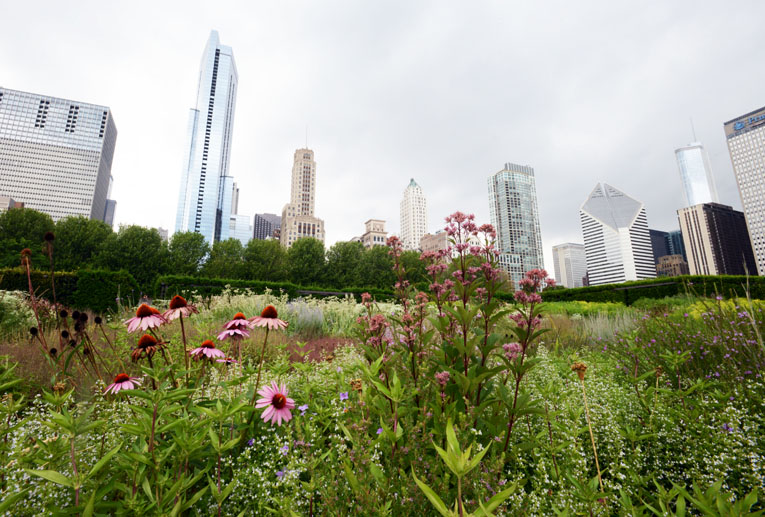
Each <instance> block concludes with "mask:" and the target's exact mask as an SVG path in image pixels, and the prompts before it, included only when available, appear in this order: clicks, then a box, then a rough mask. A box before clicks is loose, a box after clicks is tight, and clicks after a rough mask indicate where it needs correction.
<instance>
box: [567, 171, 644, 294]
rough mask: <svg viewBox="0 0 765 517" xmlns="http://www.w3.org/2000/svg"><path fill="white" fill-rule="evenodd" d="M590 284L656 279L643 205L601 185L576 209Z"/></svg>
mask: <svg viewBox="0 0 765 517" xmlns="http://www.w3.org/2000/svg"><path fill="white" fill-rule="evenodd" d="M579 217H580V219H581V222H582V234H583V235H584V248H585V252H586V254H587V272H588V273H589V276H590V285H601V284H616V283H620V282H626V281H628V280H642V279H644V278H656V268H655V265H654V260H653V250H652V248H651V238H650V236H649V233H648V220H647V218H646V215H645V207H644V206H643V203H641V202H640V201H637V200H635V199H633V198H631V197H630V196H628V195H627V194H625V193H624V192H622V191H620V190H617V189H615V188H614V187H612V186H611V185H608V184H606V183H604V184H603V185H600V184H598V185H596V186H595V189H594V190H593V191H592V193H591V194H590V196H589V197H588V198H587V201H585V202H584V204H583V205H582V207H581V208H580V209H579Z"/></svg>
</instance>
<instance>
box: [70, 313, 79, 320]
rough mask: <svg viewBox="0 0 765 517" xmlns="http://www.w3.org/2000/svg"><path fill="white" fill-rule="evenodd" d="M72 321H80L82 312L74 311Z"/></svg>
mask: <svg viewBox="0 0 765 517" xmlns="http://www.w3.org/2000/svg"><path fill="white" fill-rule="evenodd" d="M72 319H73V320H78V319H80V311H74V312H72Z"/></svg>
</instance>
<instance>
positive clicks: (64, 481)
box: [24, 469, 74, 488]
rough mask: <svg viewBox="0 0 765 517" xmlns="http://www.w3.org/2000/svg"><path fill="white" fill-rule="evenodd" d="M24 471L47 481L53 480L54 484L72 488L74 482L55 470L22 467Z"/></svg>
mask: <svg viewBox="0 0 765 517" xmlns="http://www.w3.org/2000/svg"><path fill="white" fill-rule="evenodd" d="M24 472H26V473H27V474H30V475H33V476H39V477H41V478H44V479H47V480H48V481H53V482H54V483H56V484H59V485H63V486H68V487H69V488H74V483H73V482H72V480H70V479H69V478H68V477H66V476H65V475H63V474H61V473H59V472H56V471H55V470H29V469H24Z"/></svg>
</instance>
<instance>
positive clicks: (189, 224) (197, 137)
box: [175, 31, 238, 243]
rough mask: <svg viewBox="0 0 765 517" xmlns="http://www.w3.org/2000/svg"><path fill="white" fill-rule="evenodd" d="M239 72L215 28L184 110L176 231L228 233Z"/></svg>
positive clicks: (215, 236)
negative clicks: (185, 122) (184, 145)
mask: <svg viewBox="0 0 765 517" xmlns="http://www.w3.org/2000/svg"><path fill="white" fill-rule="evenodd" d="M237 83H238V76H237V72H236V63H235V62H234V54H233V53H232V51H231V47H227V46H224V45H221V44H220V41H219V39H218V32H217V31H212V32H211V33H210V39H209V40H208V41H207V46H206V47H205V50H204V53H203V54H202V64H201V66H200V71H199V85H198V87H197V102H196V107H194V108H192V109H191V112H190V113H189V123H188V144H187V151H186V154H185V158H184V163H183V171H182V174H181V186H180V192H179V197H178V211H177V214H176V222H175V231H176V232H179V231H180V232H183V231H193V232H197V233H201V234H202V235H204V237H205V240H207V242H208V243H212V242H215V241H219V240H226V239H227V238H228V237H229V221H230V218H231V201H232V196H233V194H232V187H233V177H232V176H231V174H230V171H229V158H230V156H231V133H232V130H233V126H234V107H235V105H236V89H237Z"/></svg>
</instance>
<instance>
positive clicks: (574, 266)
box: [553, 242, 587, 287]
mask: <svg viewBox="0 0 765 517" xmlns="http://www.w3.org/2000/svg"><path fill="white" fill-rule="evenodd" d="M553 267H554V269H555V281H556V282H557V284H558V285H562V286H564V287H582V286H583V285H584V283H583V282H584V278H585V277H586V276H587V255H586V253H585V251H584V244H575V243H573V242H567V243H565V244H558V245H557V246H553Z"/></svg>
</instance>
